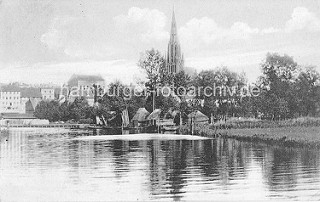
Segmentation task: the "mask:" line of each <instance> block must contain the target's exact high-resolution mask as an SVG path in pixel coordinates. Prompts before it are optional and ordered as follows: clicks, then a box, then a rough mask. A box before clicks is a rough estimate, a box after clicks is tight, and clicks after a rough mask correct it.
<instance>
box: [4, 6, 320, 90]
mask: <svg viewBox="0 0 320 202" xmlns="http://www.w3.org/2000/svg"><path fill="white" fill-rule="evenodd" d="M173 5H174V7H175V13H176V20H177V25H178V30H179V33H178V35H179V40H180V43H181V47H182V51H183V52H184V55H185V59H186V61H185V65H186V66H188V67H194V68H195V69H197V70H198V71H201V70H203V69H211V68H214V67H217V66H221V65H225V66H228V67H229V68H230V69H232V70H234V71H237V72H242V71H244V72H246V74H247V76H248V78H249V80H250V81H254V80H255V79H256V78H257V76H258V75H259V74H260V69H259V64H260V63H261V61H262V60H263V59H264V58H265V55H266V54H267V53H268V52H278V53H280V54H284V53H285V54H288V55H290V56H293V57H294V59H295V60H296V61H297V62H298V63H299V64H301V65H315V66H318V67H317V69H318V70H320V68H319V66H320V1H319V0H309V1H308V0H303V1H302V0H281V1H279V0H268V1H267V0H266V1H255V0H237V1H236V0H223V1H220V0H219V1H218V0H217V1H213V0H201V1H200V0H183V1H182V0H180V1H179V0H175V1H174V0H171V1H164V0H152V1H151V0H130V1H129V0H128V1H125V0H83V1H81V0H68V1H67V0H0V30H1V31H0V83H3V82H11V81H22V82H27V83H48V82H54V83H57V84H62V83H64V82H66V81H67V80H68V78H69V77H70V76H71V75H72V74H73V73H78V74H101V75H102V76H103V77H105V78H106V80H107V81H112V80H114V79H120V80H122V81H124V82H126V83H128V82H135V81H138V80H141V79H142V78H143V72H142V71H141V70H140V69H139V68H138V67H137V65H136V64H137V61H138V60H139V57H140V53H141V52H143V51H144V50H146V49H150V48H155V49H158V50H160V51H161V52H162V53H165V49H166V46H167V43H168V40H169V31H170V22H171V15H172V7H173Z"/></svg>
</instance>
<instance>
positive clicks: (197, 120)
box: [188, 110, 209, 123]
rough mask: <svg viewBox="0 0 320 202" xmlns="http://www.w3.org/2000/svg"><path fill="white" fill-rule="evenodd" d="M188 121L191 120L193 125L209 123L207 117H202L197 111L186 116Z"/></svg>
mask: <svg viewBox="0 0 320 202" xmlns="http://www.w3.org/2000/svg"><path fill="white" fill-rule="evenodd" d="M188 119H189V122H190V121H191V119H193V120H194V123H208V121H209V117H207V116H206V115H204V114H203V113H202V112H200V111H199V110H197V111H194V112H192V113H190V114H189V115H188Z"/></svg>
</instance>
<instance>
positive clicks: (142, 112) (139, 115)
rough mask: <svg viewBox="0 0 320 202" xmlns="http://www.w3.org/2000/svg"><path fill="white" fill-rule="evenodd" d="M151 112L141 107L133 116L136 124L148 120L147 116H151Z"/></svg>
mask: <svg viewBox="0 0 320 202" xmlns="http://www.w3.org/2000/svg"><path fill="white" fill-rule="evenodd" d="M149 114H150V113H149V112H148V111H147V110H146V108H139V109H138V111H137V112H136V114H135V115H134V117H133V118H132V121H133V124H134V126H139V125H141V124H144V123H146V122H148V119H147V117H148V116H149Z"/></svg>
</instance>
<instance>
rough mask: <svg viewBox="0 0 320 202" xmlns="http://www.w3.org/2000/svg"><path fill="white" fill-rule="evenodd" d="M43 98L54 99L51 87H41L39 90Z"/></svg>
mask: <svg viewBox="0 0 320 202" xmlns="http://www.w3.org/2000/svg"><path fill="white" fill-rule="evenodd" d="M40 92H41V96H42V99H43V100H53V99H54V89H53V88H41V90H40Z"/></svg>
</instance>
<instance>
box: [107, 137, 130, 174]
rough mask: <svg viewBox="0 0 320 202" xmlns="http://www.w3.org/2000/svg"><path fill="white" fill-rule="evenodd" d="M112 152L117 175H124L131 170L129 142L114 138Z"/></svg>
mask: <svg viewBox="0 0 320 202" xmlns="http://www.w3.org/2000/svg"><path fill="white" fill-rule="evenodd" d="M108 147H110V152H111V153H112V160H113V163H112V165H113V166H114V168H113V170H114V173H115V174H116V176H117V177H119V178H120V177H122V176H123V175H124V174H125V173H128V172H129V164H130V163H129V156H128V154H129V147H130V145H129V142H126V141H121V140H114V141H111V142H110V145H108Z"/></svg>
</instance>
